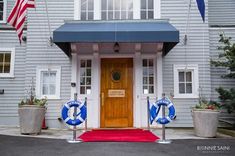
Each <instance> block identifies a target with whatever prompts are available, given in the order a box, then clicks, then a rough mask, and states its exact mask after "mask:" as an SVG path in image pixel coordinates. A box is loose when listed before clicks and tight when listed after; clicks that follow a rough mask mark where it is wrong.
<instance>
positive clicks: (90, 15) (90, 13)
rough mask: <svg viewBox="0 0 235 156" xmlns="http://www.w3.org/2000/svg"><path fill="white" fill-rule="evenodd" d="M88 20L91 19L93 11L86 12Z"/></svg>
mask: <svg viewBox="0 0 235 156" xmlns="http://www.w3.org/2000/svg"><path fill="white" fill-rule="evenodd" d="M88 20H93V12H88Z"/></svg>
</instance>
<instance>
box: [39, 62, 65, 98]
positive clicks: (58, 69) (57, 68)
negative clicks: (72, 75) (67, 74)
mask: <svg viewBox="0 0 235 156" xmlns="http://www.w3.org/2000/svg"><path fill="white" fill-rule="evenodd" d="M43 71H56V89H55V95H43V94H42V86H41V81H42V80H41V73H42V72H43ZM60 79H61V67H60V66H49V65H48V66H38V67H37V70H36V96H37V97H38V98H43V97H47V98H48V99H60Z"/></svg>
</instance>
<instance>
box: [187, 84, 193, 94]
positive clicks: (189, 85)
mask: <svg viewBox="0 0 235 156" xmlns="http://www.w3.org/2000/svg"><path fill="white" fill-rule="evenodd" d="M186 93H188V94H190V93H192V83H186Z"/></svg>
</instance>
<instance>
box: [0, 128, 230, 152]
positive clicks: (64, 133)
mask: <svg viewBox="0 0 235 156" xmlns="http://www.w3.org/2000/svg"><path fill="white" fill-rule="evenodd" d="M152 132H153V133H154V134H155V135H157V136H158V137H161V134H162V130H161V129H160V128H158V129H152ZM82 133H83V131H82V130H80V131H79V130H78V131H77V135H78V136H79V135H81V134H82ZM0 134H2V135H10V136H23V137H36V138H53V139H69V138H71V137H72V131H70V130H66V129H48V130H42V133H41V134H40V135H33V136H32V135H30V136H27V135H21V134H20V129H19V127H9V126H8V127H7V126H0ZM166 138H168V139H205V138H200V137H197V136H195V135H194V131H193V129H177V128H176V129H169V128H168V129H166ZM217 138H231V137H230V136H228V135H223V134H221V133H217ZM0 156H1V154H0Z"/></svg>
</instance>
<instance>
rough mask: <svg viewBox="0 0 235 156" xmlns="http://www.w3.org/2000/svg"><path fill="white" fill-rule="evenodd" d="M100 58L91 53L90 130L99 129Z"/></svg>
mask: <svg viewBox="0 0 235 156" xmlns="http://www.w3.org/2000/svg"><path fill="white" fill-rule="evenodd" d="M99 60H100V57H99V53H98V51H97V52H94V53H93V59H92V87H93V89H92V96H93V102H92V103H93V104H92V107H93V108H90V110H91V112H93V114H92V115H91V118H90V123H91V125H90V126H91V127H92V128H99V127H100V96H99V95H100V61H99Z"/></svg>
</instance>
